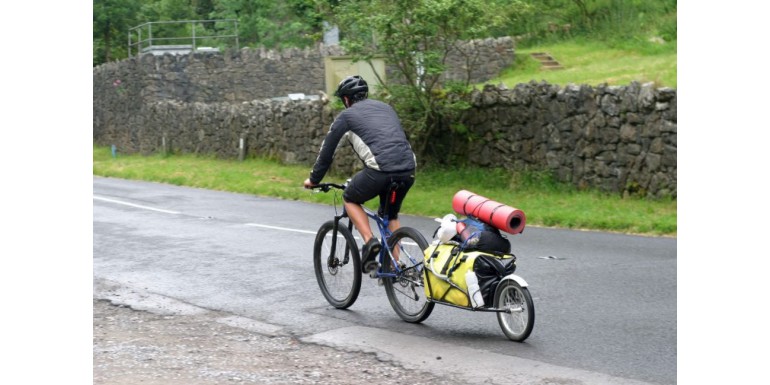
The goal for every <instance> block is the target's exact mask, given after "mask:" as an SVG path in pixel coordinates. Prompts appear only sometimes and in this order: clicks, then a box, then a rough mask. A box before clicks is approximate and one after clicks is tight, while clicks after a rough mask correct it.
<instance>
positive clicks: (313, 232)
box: [246, 223, 317, 235]
mask: <svg viewBox="0 0 770 385" xmlns="http://www.w3.org/2000/svg"><path fill="white" fill-rule="evenodd" d="M246 226H251V227H261V228H265V229H272V230H282V231H293V232H295V233H302V234H312V235H315V234H316V233H317V231H307V230H299V229H290V228H288V227H278V226H269V225H261V224H259V223H246Z"/></svg>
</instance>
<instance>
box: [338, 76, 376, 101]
mask: <svg viewBox="0 0 770 385" xmlns="http://www.w3.org/2000/svg"><path fill="white" fill-rule="evenodd" d="M361 92H369V86H368V85H367V84H366V81H365V80H364V78H362V77H361V76H358V75H354V76H348V77H346V78H345V79H342V81H341V82H340V84H339V86H337V92H335V93H334V95H335V96H339V97H340V98H341V97H343V96H347V97H349V98H352V97H353V96H354V95H356V94H358V93H361Z"/></svg>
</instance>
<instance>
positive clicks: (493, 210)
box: [487, 203, 505, 227]
mask: <svg viewBox="0 0 770 385" xmlns="http://www.w3.org/2000/svg"><path fill="white" fill-rule="evenodd" d="M500 207H505V205H504V204H502V203H501V204H500V206H497V207H495V208H494V209H492V212H491V213H489V222H487V223H489V224H490V226H491V223H492V217H493V216H494V215H495V211H497V209H499V208H500ZM493 227H494V226H493Z"/></svg>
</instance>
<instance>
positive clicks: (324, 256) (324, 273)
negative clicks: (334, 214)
mask: <svg viewBox="0 0 770 385" xmlns="http://www.w3.org/2000/svg"><path fill="white" fill-rule="evenodd" d="M333 233H334V221H328V222H326V223H324V224H323V225H321V228H320V229H318V233H317V234H316V237H315V245H314V247H313V265H314V268H315V277H316V279H317V280H318V286H319V287H320V288H321V293H323V295H324V297H326V300H327V301H329V303H330V304H331V305H332V306H334V307H336V308H337V309H346V308H348V307H350V305H352V304H353V303H354V302H356V299H357V298H358V293H359V292H360V291H361V257H360V255H359V252H358V246H357V245H356V240H355V238H353V234H352V233H351V232H350V230H348V228H347V227H345V226H343V225H342V224H340V225H339V226H337V237H336V241H334V239H333V237H332V234H333Z"/></svg>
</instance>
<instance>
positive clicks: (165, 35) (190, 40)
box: [128, 19, 240, 57]
mask: <svg viewBox="0 0 770 385" xmlns="http://www.w3.org/2000/svg"><path fill="white" fill-rule="evenodd" d="M216 23H221V24H225V26H227V25H228V24H229V25H231V26H232V28H224V29H225V30H227V31H234V33H233V34H219V33H214V34H210V33H211V30H210V29H207V28H206V27H205V26H206V25H207V24H216ZM199 33H202V34H203V35H200V34H199ZM229 40H234V41H235V49H236V50H238V49H240V47H239V43H238V20H235V19H221V20H179V21H152V22H148V23H144V24H141V25H138V26H136V27H133V28H131V29H129V30H128V57H131V56H134V55H138V54H141V53H144V52H152V51H154V50H160V51H163V50H164V49H165V50H173V51H181V52H186V53H189V52H195V51H197V50H199V49H201V48H204V47H202V46H201V44H200V43H201V42H207V43H209V42H214V43H219V44H224V45H229V44H227V42H228V41H229ZM169 43H172V44H169ZM173 43H176V44H173ZM206 48H210V47H206Z"/></svg>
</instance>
